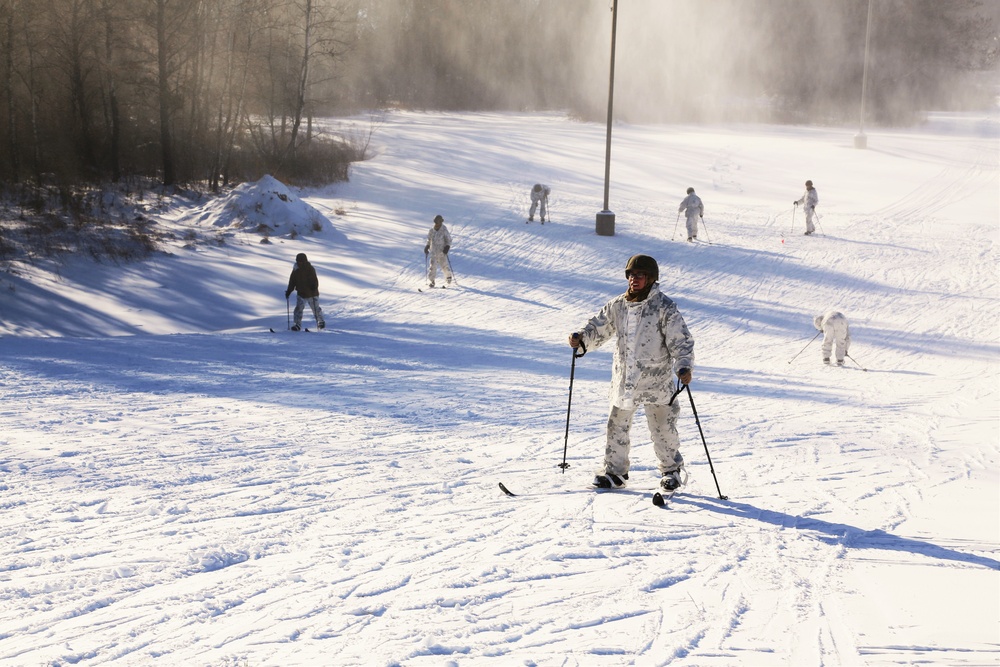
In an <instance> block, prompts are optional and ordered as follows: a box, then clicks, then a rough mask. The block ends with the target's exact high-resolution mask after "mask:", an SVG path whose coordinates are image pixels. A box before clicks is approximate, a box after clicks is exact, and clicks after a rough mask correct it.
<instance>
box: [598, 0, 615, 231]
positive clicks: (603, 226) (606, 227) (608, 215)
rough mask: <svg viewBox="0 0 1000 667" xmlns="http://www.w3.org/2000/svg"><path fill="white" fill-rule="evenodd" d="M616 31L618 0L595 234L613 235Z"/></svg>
mask: <svg viewBox="0 0 1000 667" xmlns="http://www.w3.org/2000/svg"><path fill="white" fill-rule="evenodd" d="M617 30H618V0H614V3H613V4H612V5H611V78H610V82H609V83H608V137H607V143H606V145H605V148H604V210H603V211H601V212H600V213H598V214H597V233H598V234H599V235H601V236H614V235H615V214H614V213H612V212H611V211H610V210H608V193H609V190H610V188H611V119H612V114H613V110H614V104H615V33H616V31H617Z"/></svg>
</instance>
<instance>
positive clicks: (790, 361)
mask: <svg viewBox="0 0 1000 667" xmlns="http://www.w3.org/2000/svg"><path fill="white" fill-rule="evenodd" d="M821 333H823V332H822V331H817V332H816V335H815V336H813V337H812V340H811V341H809V342H808V343H806V347H809V346H810V345H812V342H813V340H816V339H817V338H819V335H820V334H821ZM806 347H804V348H802V349H801V350H799V354H802V353H803V352H805V351H806ZM799 354H796V355H795V356H794V357H792V358H791V359H789V360H788V363H792V362H793V361H795V358H796V357H798V356H799Z"/></svg>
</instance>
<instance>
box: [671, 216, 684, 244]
mask: <svg viewBox="0 0 1000 667" xmlns="http://www.w3.org/2000/svg"><path fill="white" fill-rule="evenodd" d="M680 221H681V212H680V211H677V219H676V220H674V234H673V236H671V237H670V240H671V241H673V240H674V239H676V238H677V223H678V222H680Z"/></svg>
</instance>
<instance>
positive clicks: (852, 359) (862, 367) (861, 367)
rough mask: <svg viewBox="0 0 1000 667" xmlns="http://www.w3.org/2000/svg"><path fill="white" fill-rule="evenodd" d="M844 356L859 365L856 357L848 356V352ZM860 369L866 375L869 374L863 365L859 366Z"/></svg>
mask: <svg viewBox="0 0 1000 667" xmlns="http://www.w3.org/2000/svg"><path fill="white" fill-rule="evenodd" d="M844 356H845V357H847V358H848V359H850V360H851V361H853V362H854V363H856V364H858V362H857V360H856V359H855V358H854V357H852V356H851V355H849V354H847V353H846V352H844ZM858 368H860V369H861V370H863V371H864V372H865V373H867V372H868V369H867V368H865V367H864V366H862V365H861V364H858Z"/></svg>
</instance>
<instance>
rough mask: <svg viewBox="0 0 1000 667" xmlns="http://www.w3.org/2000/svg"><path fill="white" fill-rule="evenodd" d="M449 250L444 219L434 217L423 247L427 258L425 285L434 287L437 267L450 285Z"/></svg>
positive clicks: (449, 244) (449, 238) (449, 243)
mask: <svg viewBox="0 0 1000 667" xmlns="http://www.w3.org/2000/svg"><path fill="white" fill-rule="evenodd" d="M449 250H451V234H449V233H448V228H447V227H445V226H444V218H443V217H441V216H440V215H435V216H434V226H433V227H431V230H430V231H429V232H427V245H425V246H424V255H425V256H427V257H428V262H427V284H428V285H429V286H430V287H434V280H435V279H436V278H437V270H438V267H439V266H440V267H441V271H442V272H443V273H444V278H445V282H447V283H448V284H449V285H450V284H451V279H452V273H451V262H449V261H448V251H449Z"/></svg>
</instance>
